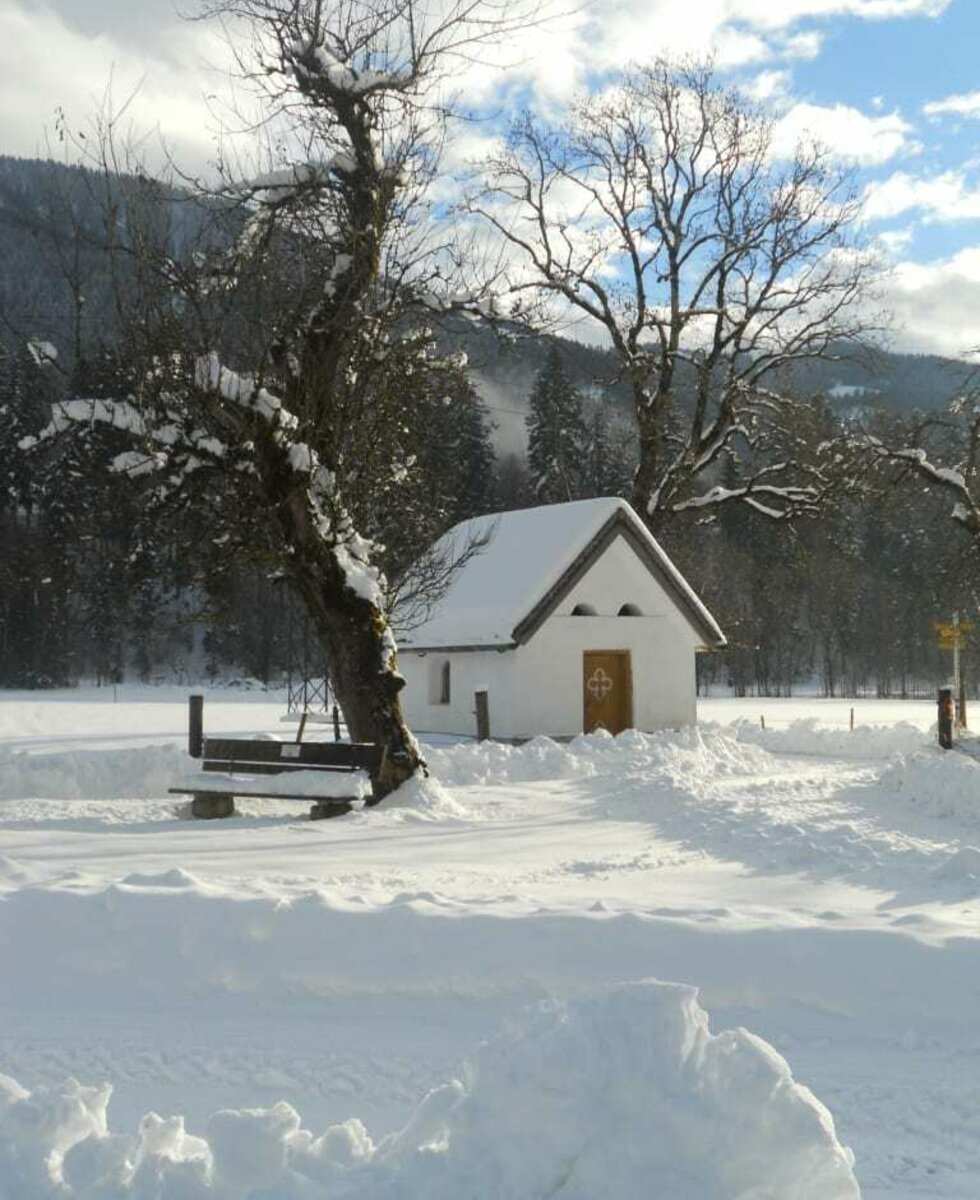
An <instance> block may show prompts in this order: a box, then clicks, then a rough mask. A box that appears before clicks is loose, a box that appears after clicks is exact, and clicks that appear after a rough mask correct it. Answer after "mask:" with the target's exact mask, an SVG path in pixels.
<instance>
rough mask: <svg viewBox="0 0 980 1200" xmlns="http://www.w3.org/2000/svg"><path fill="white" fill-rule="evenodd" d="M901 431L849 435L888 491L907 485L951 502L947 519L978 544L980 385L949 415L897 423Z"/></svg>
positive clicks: (969, 387) (970, 387)
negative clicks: (910, 483)
mask: <svg viewBox="0 0 980 1200" xmlns="http://www.w3.org/2000/svg"><path fill="white" fill-rule="evenodd" d="M896 424H898V425H899V427H898V428H894V427H893V428H891V429H889V430H887V431H885V430H874V431H872V430H867V429H864V430H860V431H857V432H855V433H854V434H852V435H851V437H850V439H849V441H850V445H851V447H852V449H854V450H856V451H858V452H860V453H863V455H864V457H865V462H866V463H867V462H868V461H870V464H871V467H872V469H873V471H874V472H875V473H877V474H879V475H881V474H882V473H884V475H885V479H886V484H887V485H898V486H901V485H904V484H905V483H907V482H908V481H909V480H913V481H915V482H917V483H919V484H923V483H924V484H925V486H926V488H927V489H928V490H929V491H931V492H933V493H935V495H936V496H937V497H938V496H942V497H944V498H945V499H946V500H951V501H952V507H951V508H950V509H949V515H950V518H951V520H952V521H953V523H954V524H955V525H958V526H959V527H960V528H961V529H963V530H965V532H966V533H967V534H968V535H969V537H970V538H971V539H972V540H973V543H974V545H975V544H976V543H977V542H978V541H980V385H978V382H977V379H976V378H973V379H970V380H968V381H967V384H966V386H965V388H964V390H963V391H962V393H961V394H960V395H959V396H957V397H956V398H955V399H954V400H953V401H952V402H951V403H950V404H949V406H948V408H947V409H946V411H945V412H943V413H937V414H930V415H928V416H919V417H914V418H912V419H910V420H907V421H905V422H901V423H898V422H893V423H892V425H893V426H894V425H896Z"/></svg>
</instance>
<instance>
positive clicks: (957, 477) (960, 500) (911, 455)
mask: <svg viewBox="0 0 980 1200" xmlns="http://www.w3.org/2000/svg"><path fill="white" fill-rule="evenodd" d="M866 444H867V446H868V447H869V448H870V450H871V453H872V454H873V455H874V457H875V458H876V459H878V460H879V461H883V462H893V463H899V464H901V465H905V466H908V467H911V469H912V470H913V471H915V472H916V473H917V474H918V475H919V476H921V477H922V478H923V479H926V480H928V481H929V482H930V483H934V484H937V485H938V486H940V487H942V488H944V489H945V490H946V491H947V492H952V494H953V495H954V496H955V497H956V501H955V503H954V505H953V508H952V511H951V513H950V515H951V516H952V518H953V520H954V521H955V522H956V523H957V524H958V525H962V526H963V527H964V528H965V529H967V530H969V532H970V533H972V534H974V535H977V534H980V504H978V501H977V499H976V498H975V497H974V496H973V494H972V492H971V491H970V487H969V485H968V483H967V481H966V477H965V476H964V475H963V473H962V471H957V470H956V469H955V468H952V467H942V466H939V465H938V464H937V463H934V462H933V461H932V460H931V459H930V458H929V456H928V454H927V453H926V451H925V450H923V449H922V448H921V447H920V446H899V447H891V446H886V445H885V444H884V442H882V441H881V439H880V438H877V437H874V436H872V435H871V434H869V435H867V437H866Z"/></svg>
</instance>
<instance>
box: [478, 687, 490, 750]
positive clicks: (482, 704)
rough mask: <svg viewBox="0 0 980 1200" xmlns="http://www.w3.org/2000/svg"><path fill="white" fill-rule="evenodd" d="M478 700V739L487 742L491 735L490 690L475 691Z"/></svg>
mask: <svg viewBox="0 0 980 1200" xmlns="http://www.w3.org/2000/svg"><path fill="white" fill-rule="evenodd" d="M474 699H475V701H476V739H477V741H478V742H485V741H487V740H488V739H489V737H490V694H489V692H476V693H474Z"/></svg>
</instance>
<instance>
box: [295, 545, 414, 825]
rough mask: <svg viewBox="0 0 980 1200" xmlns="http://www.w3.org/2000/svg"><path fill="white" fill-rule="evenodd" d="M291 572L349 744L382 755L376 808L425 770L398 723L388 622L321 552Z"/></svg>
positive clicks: (374, 782) (374, 785)
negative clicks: (369, 746)
mask: <svg viewBox="0 0 980 1200" xmlns="http://www.w3.org/2000/svg"><path fill="white" fill-rule="evenodd" d="M290 573H291V576H292V579H293V582H294V585H295V588H296V590H297V592H298V593H299V595H300V596H301V597H302V599H303V602H304V604H305V605H306V609H307V612H308V613H309V615H310V619H311V621H312V624H313V628H314V629H315V631H316V634H317V638H318V641H319V643H320V645H321V647H322V648H323V651H324V656H325V658H326V661H327V671H328V674H329V677H330V684H331V687H332V688H333V691H334V694H335V695H336V697H337V702H338V704H339V705H340V708H341V710H342V712H343V714H344V717H345V719H346V722H347V729H348V731H349V733H350V737H351V741H354V742H374V743H376V744H377V745H379V746H380V747H381V749H382V759H381V764H380V766H379V768H378V770H377V771H376V772H375V773H374V774H373V775H372V778H371V790H372V793H373V799H374V802H377V801H379V800H381V799H383V798H384V797H385V796H386V795H388V793H389V792H391V791H393V790H394V789H395V788H396V787H398V786H399V785H400V784H402V783H404V782H405V780H406V779H409V778H410V777H411V776H412V775H413V774H414V773H415V772H416V771H418V770H419V769H420V768H421V766H422V757H421V754H420V752H419V747H418V743H417V742H416V740H415V738H414V737H413V736H412V734H411V732H410V731H409V729H408V726H407V725H406V724H405V719H404V717H403V716H402V711H401V703H400V700H399V693H400V691H401V689H402V688H403V687H404V686H405V681H404V679H402V677H401V676H400V675H399V674H398V671H397V663H396V656H395V649H394V645H393V643H392V640H391V634H390V632H389V629H388V623H387V620H386V619H385V616H384V614H383V613H382V612H381V611H380V610H379V609H378V608H377V607H376V606H375V605H374V604H372V603H371V602H370V601H368V600H365V599H363V598H362V597H361V596H359V595H358V594H357V593H356V592H355V591H353V590H352V589H351V588H350V587H349V586H348V585H347V583H346V580H345V579H343V578H342V577H341V572H340V570H339V567H338V565H337V561H336V558H335V557H334V555H333V553H332V551H331V550H330V548H329V547H328V546H326V545H324V547H323V552H322V553H321V554H319V555H317V556H316V558H315V559H314V560H312V561H310V560H307V559H305V560H304V561H303V563H302V564H294V566H293V568H292V569H291V572H290Z"/></svg>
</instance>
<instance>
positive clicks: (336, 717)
mask: <svg viewBox="0 0 980 1200" xmlns="http://www.w3.org/2000/svg"><path fill="white" fill-rule="evenodd" d="M333 740H334V741H335V742H339V741H340V709H339V708H338V707H337V705H336V704H335V705H334V706H333Z"/></svg>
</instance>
